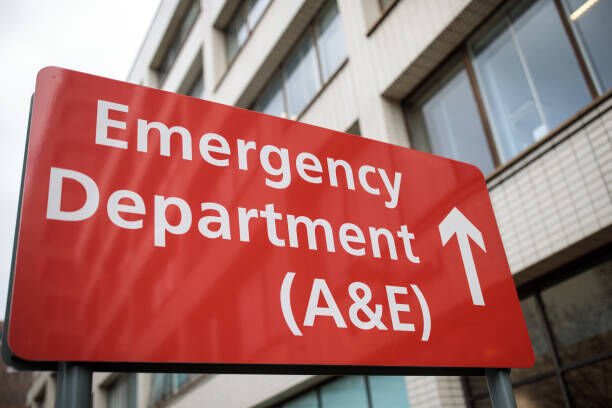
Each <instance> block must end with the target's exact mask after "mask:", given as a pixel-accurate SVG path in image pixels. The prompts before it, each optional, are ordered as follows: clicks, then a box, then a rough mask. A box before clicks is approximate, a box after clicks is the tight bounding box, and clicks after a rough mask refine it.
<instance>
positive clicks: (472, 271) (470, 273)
mask: <svg viewBox="0 0 612 408" xmlns="http://www.w3.org/2000/svg"><path fill="white" fill-rule="evenodd" d="M438 228H439V229H440V238H442V246H445V245H446V243H447V242H448V241H449V240H450V239H451V237H452V236H453V235H457V242H458V243H459V251H460V252H461V260H462V261H463V268H464V269H465V275H466V276H467V281H468V286H469V287H470V294H471V295H472V303H474V304H475V305H477V306H484V304H485V303H484V299H483V297H482V289H481V288H480V282H479V281H478V275H477V274H476V265H474V256H473V255H472V249H471V248H470V241H469V238H471V239H472V241H474V242H475V243H476V244H477V245H478V246H479V247H480V248H481V249H482V250H483V251H485V252H487V250H486V249H485V244H484V241H483V240H482V234H481V233H480V231H479V230H478V228H476V227H475V226H474V224H472V223H471V222H470V220H468V219H467V218H466V216H465V215H463V213H462V212H461V211H459V210H458V209H457V207H453V209H452V210H451V211H450V212H449V213H448V215H447V216H446V217H445V218H444V220H442V222H441V223H440V225H439V226H438Z"/></svg>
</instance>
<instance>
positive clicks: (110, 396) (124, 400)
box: [106, 374, 137, 408]
mask: <svg viewBox="0 0 612 408" xmlns="http://www.w3.org/2000/svg"><path fill="white" fill-rule="evenodd" d="M136 389H137V384H136V374H123V375H121V376H120V377H118V378H117V379H116V380H115V381H113V382H112V383H111V385H110V386H109V387H108V389H107V393H106V400H107V406H108V408H136Z"/></svg>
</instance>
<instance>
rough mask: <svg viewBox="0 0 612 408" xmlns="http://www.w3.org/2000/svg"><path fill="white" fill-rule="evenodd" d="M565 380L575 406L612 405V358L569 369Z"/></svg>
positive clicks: (594, 406) (594, 407) (588, 407)
mask: <svg viewBox="0 0 612 408" xmlns="http://www.w3.org/2000/svg"><path fill="white" fill-rule="evenodd" d="M565 381H566V382H567V386H568V389H569V393H570V396H571V399H572V402H573V404H574V406H576V407H584V408H591V407H592V408H604V407H612V359H607V360H605V361H602V362H600V363H596V364H593V365H589V366H586V367H583V368H580V369H577V370H572V371H568V372H567V373H566V374H565Z"/></svg>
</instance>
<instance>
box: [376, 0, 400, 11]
mask: <svg viewBox="0 0 612 408" xmlns="http://www.w3.org/2000/svg"><path fill="white" fill-rule="evenodd" d="M396 1H398V0H378V4H379V5H380V8H381V10H382V11H385V10H386V9H388V8H389V7H391V5H392V4H393V3H395V2H396Z"/></svg>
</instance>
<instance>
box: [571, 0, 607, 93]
mask: <svg viewBox="0 0 612 408" xmlns="http://www.w3.org/2000/svg"><path fill="white" fill-rule="evenodd" d="M563 5H564V6H565V10H566V13H567V17H568V19H569V21H570V22H571V26H572V30H573V32H574V34H575V35H576V37H577V39H578V43H579V44H580V48H581V50H582V52H583V53H584V55H585V57H586V61H587V63H588V66H589V70H590V72H591V75H592V76H593V79H594V81H595V85H596V86H597V90H598V92H599V93H600V94H603V93H604V92H606V91H607V90H608V89H610V88H612V53H611V52H610V38H612V25H611V24H610V16H611V15H612V2H611V1H610V0H600V1H597V0H595V1H593V0H589V1H585V0H563Z"/></svg>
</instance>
